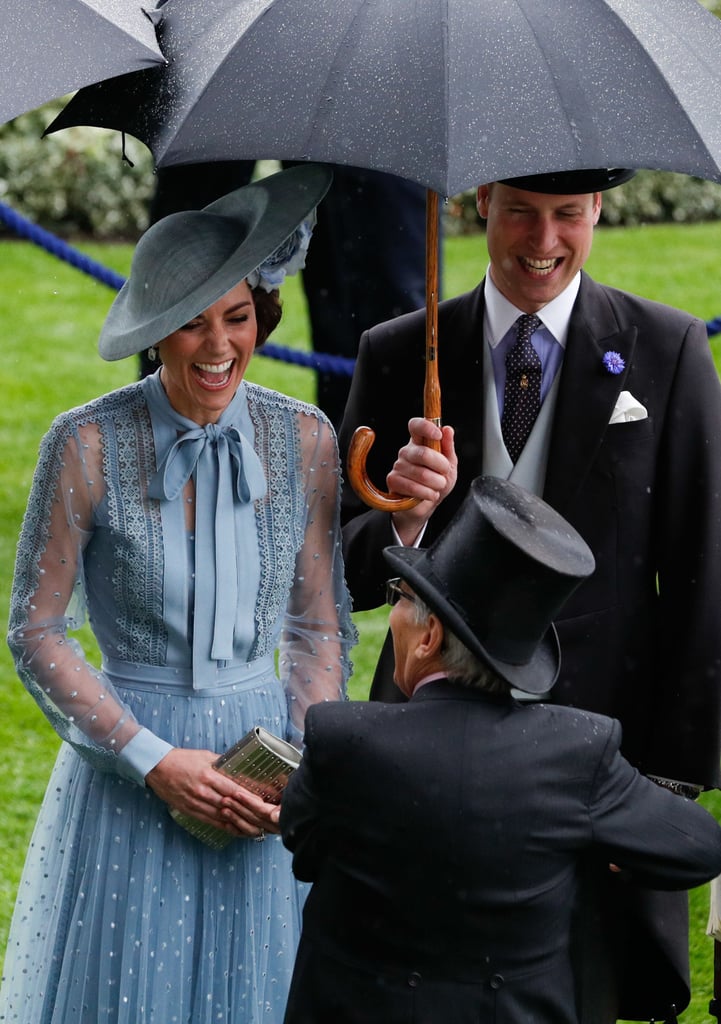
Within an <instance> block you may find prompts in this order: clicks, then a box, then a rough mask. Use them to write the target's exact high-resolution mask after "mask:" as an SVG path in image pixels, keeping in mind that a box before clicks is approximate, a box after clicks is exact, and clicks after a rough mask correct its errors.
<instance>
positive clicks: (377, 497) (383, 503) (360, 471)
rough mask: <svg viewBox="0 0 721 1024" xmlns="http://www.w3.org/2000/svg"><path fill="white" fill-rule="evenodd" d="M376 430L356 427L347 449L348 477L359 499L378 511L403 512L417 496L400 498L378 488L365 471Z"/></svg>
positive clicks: (411, 506) (415, 501) (416, 502)
mask: <svg viewBox="0 0 721 1024" xmlns="http://www.w3.org/2000/svg"><path fill="white" fill-rule="evenodd" d="M375 439H376V432H375V430H372V429H371V428H370V427H357V428H356V430H355V433H354V434H353V437H352V438H351V442H350V447H349V449H348V460H347V469H348V479H349V480H350V482H351V486H352V488H353V490H354V491H355V492H356V494H357V495H358V497H359V498H360V499H361V501H364V502H365V503H366V505H369V506H370V508H375V509H378V510H379V511H380V512H405V511H406V510H407V509H409V508H414V507H415V506H416V505H417V504H418V498H402V497H401V496H400V495H399V494H393V493H391V492H390V491H381V490H379V489H378V488H377V487H376V486H375V484H374V483H371V480H370V478H369V476H368V473H367V472H366V459H367V458H368V452H369V451H370V450H371V448H372V447H373V443H374V441H375Z"/></svg>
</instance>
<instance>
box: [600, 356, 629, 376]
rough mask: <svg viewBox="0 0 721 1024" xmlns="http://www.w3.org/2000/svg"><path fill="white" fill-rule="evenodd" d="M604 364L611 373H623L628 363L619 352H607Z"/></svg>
mask: <svg viewBox="0 0 721 1024" xmlns="http://www.w3.org/2000/svg"><path fill="white" fill-rule="evenodd" d="M603 365H604V368H605V369H606V370H608V372H609V373H623V371H624V370H625V369H626V363H625V362H624V360H623V357H622V356H621V355H620V354H619V353H618V352H605V353H604V356H603Z"/></svg>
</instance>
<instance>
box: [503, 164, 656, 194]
mask: <svg viewBox="0 0 721 1024" xmlns="http://www.w3.org/2000/svg"><path fill="white" fill-rule="evenodd" d="M635 173H636V171H635V170H632V169H631V168H629V167H596V168H593V169H592V170H585V171H557V172H554V173H552V174H530V175H527V176H525V177H522V178H502V179H501V184H502V185H510V186H511V187H512V188H522V189H524V190H525V191H526V192H544V193H546V194H547V195H556V196H575V195H585V194H586V193H589V192H605V191H606V190H607V189H609V188H615V187H616V185H623V183H624V182H625V181H629V180H630V179H631V178H632V177H633V176H634V174H635Z"/></svg>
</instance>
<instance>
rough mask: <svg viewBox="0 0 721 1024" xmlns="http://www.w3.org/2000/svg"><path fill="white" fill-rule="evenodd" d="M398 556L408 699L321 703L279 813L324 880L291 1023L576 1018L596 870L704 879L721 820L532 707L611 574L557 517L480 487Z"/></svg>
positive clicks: (305, 866)
mask: <svg viewBox="0 0 721 1024" xmlns="http://www.w3.org/2000/svg"><path fill="white" fill-rule="evenodd" d="M384 555H385V558H386V560H387V563H388V564H389V565H390V568H391V572H392V574H393V576H394V577H396V578H395V579H391V580H389V582H388V591H389V598H388V599H389V603H391V604H392V605H393V610H392V612H391V616H390V625H391V632H392V636H393V647H394V651H395V662H396V671H395V678H396V682H397V683H398V686H399V687H400V688H401V690H402V691H403V693H404V694H405V695H406V696H407V697H408V698H409V701H408V703H407V704H399V703H395V704H383V703H366V702H362V703H352V704H340V705H332V704H327V705H316V706H315V707H313V708H311V709H310V710H309V711H308V714H307V717H306V733H305V744H306V748H305V756H304V759H303V763H302V765H301V766H300V768H299V769H298V770H297V772H296V773H295V774H294V775H293V776H292V778H291V780H290V783H289V785H288V788H287V790H286V792H285V794H284V796H283V801H282V805H281V812H280V826H281V831H282V835H283V841H284V842H285V844H286V845H287V846H288V847H289V848H290V849H291V850H292V851H293V869H294V871H295V873H296V875H297V876H298V877H299V878H301V879H304V880H306V881H311V882H313V888H312V890H311V892H310V895H309V897H308V900H307V902H306V905H305V910H304V919H303V932H302V937H301V942H300V947H299V951H298V957H297V960H296V965H295V971H294V975H293V980H292V983H291V991H290V996H289V1002H288V1009H287V1013H286V1018H285V1021H286V1024H337V1022H339V1021H342V1022H343V1024H361V1022H362V1024H366V1022H368V1021H382V1022H383V1024H401V1022H402V1024H445V1022H446V1021H452V1022H453V1024H465V1022H468V1024H470V1022H475V1024H477V1022H478V1021H492V1020H493V1021H502V1022H503V1024H521V1022H524V1024H525V1022H529V1021H533V1022H534V1024H575V1022H577V1021H578V1019H579V1018H578V1015H577V1011H576V1006H575V999H574V989H573V978H572V971H571V965H570V927H571V907H572V904H573V901H574V894H575V891H576V886H577V881H578V869H579V864H580V860H581V858H582V857H587V856H588V855H589V854H592V855H594V856H596V857H597V858H598V860H599V863H603V864H604V865H605V867H606V870H607V871H608V873H609V877H611V878H612V879H613V880H614V881H615V883H616V884H617V885H619V886H620V885H622V886H625V887H627V888H631V889H633V888H634V886H635V885H638V884H640V885H651V886H657V887H667V888H669V889H674V888H677V889H680V888H688V887H690V886H693V885H699V884H701V883H702V882H704V881H706V880H707V879H708V878H710V877H711V876H712V875H714V874H715V873H717V872H718V870H719V868H720V867H721V829H719V827H718V825H717V824H716V823H715V822H714V821H713V819H712V818H711V816H710V815H709V814H707V812H706V811H704V810H703V809H702V808H701V807H700V806H698V805H697V804H695V803H693V802H692V801H690V800H687V799H684V798H682V797H678V796H674V795H673V794H672V793H670V792H668V791H667V790H665V789H662V788H660V787H658V786H656V785H654V783H652V782H650V781H649V780H648V779H646V778H644V777H643V776H642V775H640V774H639V773H638V771H637V770H636V769H634V768H632V767H631V765H630V764H629V763H628V762H627V761H626V760H625V759H624V758H623V757H622V756H621V754H620V752H619V743H620V739H621V729H620V726H619V724H618V722H617V721H613V720H612V719H610V718H606V717H604V716H600V715H595V714H591V713H589V712H584V711H578V710H575V709H571V708H565V707H556V706H554V705H550V704H542V703H535V702H529V701H525V702H520V701H517V700H515V699H514V698H513V696H512V692H517V693H519V692H522V693H525V694H526V695H531V696H538V695H539V694H541V693H545V692H547V691H548V690H549V689H550V688H551V686H552V685H553V682H554V680H555V678H556V675H557V672H558V666H559V647H558V639H557V636H556V632H555V630H554V628H553V625H552V620H553V619H554V618H555V617H556V616H557V615H558V613H559V611H560V609H561V606H562V605H563V603H564V601H565V600H566V599H567V598H568V597H569V596H570V594H571V593H572V592H573V591H574V590H575V588H576V587H577V586H578V584H579V583H580V582H581V581H582V580H584V579H587V578H588V577H589V574H590V573H591V572H592V571H593V565H594V562H593V556H592V555H591V552H590V550H589V548H588V547H587V545H586V544H585V543H584V541H583V540H582V539H581V537H580V536H579V535H578V534H577V533H576V531H575V530H573V528H572V527H570V526H569V524H568V523H567V522H566V521H565V520H563V519H562V518H561V516H559V515H558V514H557V513H556V512H555V511H554V510H553V509H551V508H550V507H549V506H548V505H546V504H545V503H544V502H543V501H541V500H540V499H539V498H537V497H535V496H534V495H532V494H530V493H528V492H527V491H525V490H523V489H522V488H519V487H518V486H517V485H515V484H512V483H510V482H507V481H503V480H500V479H497V478H493V477H485V478H481V479H479V480H476V481H474V483H473V484H472V485H471V489H470V492H469V494H468V496H467V498H466V500H465V502H464V503H463V505H462V507H461V508H460V510H459V512H458V514H457V517H456V519H455V520H454V522H453V524H452V525H451V528H450V529H449V530H447V531H446V532H445V533H444V534H443V535H442V536H441V537H440V538H439V539H438V540H436V541H435V542H434V544H433V545H432V546H431V547H430V548H429V549H427V550H420V549H414V548H412V547H410V548H409V547H390V548H388V549H386V551H385V552H384ZM609 862H612V863H613V864H614V866H615V868H616V872H615V874H613V875H611V873H610V871H609Z"/></svg>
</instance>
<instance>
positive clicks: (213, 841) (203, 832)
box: [170, 725, 301, 850]
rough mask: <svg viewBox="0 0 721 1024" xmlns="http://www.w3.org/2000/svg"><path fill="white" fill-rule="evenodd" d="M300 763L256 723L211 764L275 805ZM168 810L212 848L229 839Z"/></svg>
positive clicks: (288, 748)
mask: <svg viewBox="0 0 721 1024" xmlns="http://www.w3.org/2000/svg"><path fill="white" fill-rule="evenodd" d="M300 762H301V754H300V752H299V751H298V750H296V748H295V747H294V746H292V745H291V744H290V743H286V741H285V740H282V739H280V737H279V736H275V735H274V734H273V733H272V732H268V730H267V729H264V728H263V727H262V726H260V725H256V727H255V728H254V729H251V730H250V732H249V733H247V734H246V735H245V736H244V737H243V738H242V739H241V740H238V742H237V743H235V744H234V745H233V746H232V747H230V748H229V749H228V750H226V751H225V753H224V754H221V755H220V757H219V758H218V760H217V761H216V762H215V767H216V768H217V769H218V771H219V772H224V773H225V774H226V775H229V776H230V777H231V778H233V779H235V780H236V781H237V782H239V783H240V784H241V785H243V786H245V788H246V789H249V790H250V791H251V792H252V793H257V794H258V796H260V797H262V798H263V800H265V801H266V802H267V803H271V804H279V803H280V797H281V793H282V792H283V790H284V789H285V787H286V784H287V782H288V779H289V778H290V776H291V774H292V773H293V772H294V771H295V769H296V768H297V767H298V765H299V764H300ZM170 813H171V815H172V816H173V818H174V819H175V821H177V822H178V824H179V825H182V826H183V828H184V829H187V831H188V832H190V833H191V834H192V835H194V836H195V837H196V838H197V839H200V840H201V841H202V842H204V843H205V844H206V845H207V846H212V847H213V848H214V849H216V850H221V849H222V848H223V847H224V846H227V845H228V843H229V842H230V841H231V840H232V839H233V836H231V835H229V834H228V833H227V832H224V831H223V830H222V829H220V828H215V826H213V825H206V824H205V822H202V821H198V820H197V818H192V817H190V815H188V814H182V813H181V812H180V811H176V810H174V809H173V810H171V812H170Z"/></svg>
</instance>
